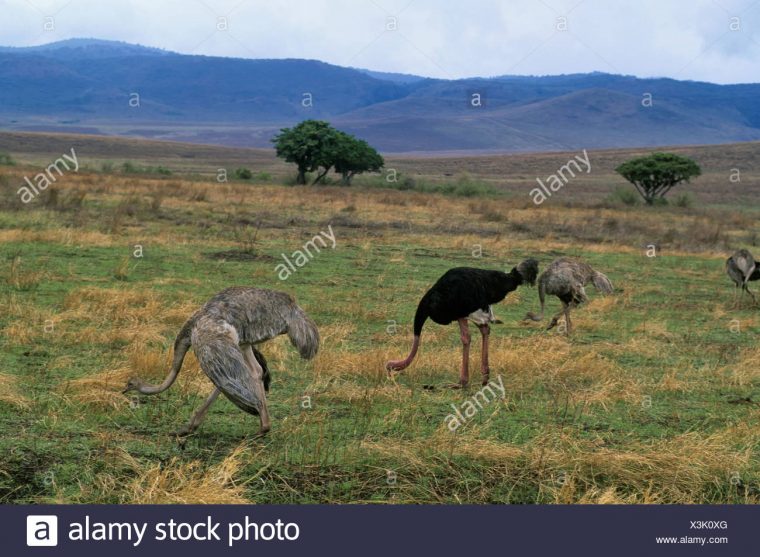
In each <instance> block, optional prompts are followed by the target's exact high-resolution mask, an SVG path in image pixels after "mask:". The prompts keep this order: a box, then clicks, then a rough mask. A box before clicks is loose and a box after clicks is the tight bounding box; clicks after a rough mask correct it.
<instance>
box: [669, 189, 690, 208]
mask: <svg viewBox="0 0 760 557" xmlns="http://www.w3.org/2000/svg"><path fill="white" fill-rule="evenodd" d="M673 205H675V206H676V207H683V208H684V209H688V208H690V207H691V206H693V205H694V198H693V197H692V196H691V195H689V194H688V193H682V194H680V195H678V196H677V197H676V198H675V199H674V200H673Z"/></svg>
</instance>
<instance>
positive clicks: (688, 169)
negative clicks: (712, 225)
mask: <svg viewBox="0 0 760 557" xmlns="http://www.w3.org/2000/svg"><path fill="white" fill-rule="evenodd" d="M615 172H617V173H618V174H620V175H621V176H622V177H623V178H625V179H626V180H628V181H629V182H630V183H632V184H633V185H634V186H635V187H636V190H637V191H638V192H639V194H640V195H641V197H643V198H644V201H646V203H647V205H654V202H655V199H658V198H664V197H665V194H667V193H668V192H669V191H670V190H671V188H673V187H674V186H676V185H678V184H680V183H681V182H688V181H689V180H690V179H691V178H694V177H696V176H699V175H700V174H702V170H701V169H700V168H699V165H698V164H697V163H696V162H694V161H693V160H691V159H690V158H687V157H682V156H680V155H675V154H673V153H652V154H651V155H647V156H644V157H637V158H635V159H631V160H629V161H626V162H624V163H623V164H621V165H620V166H618V167H617V168H616V169H615Z"/></svg>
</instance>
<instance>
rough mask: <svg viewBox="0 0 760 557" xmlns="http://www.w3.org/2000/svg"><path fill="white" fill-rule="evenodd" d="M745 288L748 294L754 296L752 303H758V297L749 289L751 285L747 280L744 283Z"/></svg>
mask: <svg viewBox="0 0 760 557" xmlns="http://www.w3.org/2000/svg"><path fill="white" fill-rule="evenodd" d="M744 290H746V291H747V294H749V295H750V296H751V297H752V304H754V305H757V298H755V294H754V293H753V292H752V290H750V289H749V286H748V285H747V283H746V282H745V283H744Z"/></svg>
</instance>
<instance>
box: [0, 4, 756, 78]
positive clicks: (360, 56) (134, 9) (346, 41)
mask: <svg viewBox="0 0 760 557" xmlns="http://www.w3.org/2000/svg"><path fill="white" fill-rule="evenodd" d="M75 37H86V38H98V39H109V40H119V41H126V42H130V43H138V44H142V45H147V46H154V47H159V48H164V49H167V50H172V51H175V52H181V53H185V54H205V55H212V56H234V57H242V58H309V59H317V60H322V61H325V62H329V63H332V64H337V65H341V66H352V67H361V68H367V69H371V70H378V71H387V72H401V73H412V74H417V75H423V76H429V77H439V78H449V79H454V78H462V77H474V76H481V77H489V76H495V75H505V74H519V75H546V74H567V73H578V72H591V71H600V72H607V73H618V74H630V75H636V76H639V77H672V78H676V79H694V80H701V81H710V82H714V83H747V82H758V81H760V0H501V1H499V0H459V1H454V0H283V1H276V0H0V45H3V46H32V45H39V44H45V43H49V42H53V41H57V40H62V39H68V38H75Z"/></svg>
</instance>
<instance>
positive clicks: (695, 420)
mask: <svg viewBox="0 0 760 557" xmlns="http://www.w3.org/2000/svg"><path fill="white" fill-rule="evenodd" d="M54 140H55V139H54ZM54 140H48V141H54ZM55 147H57V145H54V146H53V147H50V143H48V144H47V147H46V148H49V149H50V152H51V153H52V154H56V153H57V154H56V156H58V155H60V153H62V152H65V151H66V150H67V149H56V148H55ZM68 148H70V144H69V147H68ZM109 148H110V147H109ZM745 148H746V147H742V149H745ZM135 149H137V147H135ZM187 149H188V150H189V152H195V151H193V149H195V148H189V147H188V148H187ZM714 149H716V151H712V152H708V151H705V152H704V156H705V157H707V158H708V159H709V161H710V162H708V163H707V164H705V163H703V165H704V166H705V177H704V183H703V182H701V181H698V182H697V183H696V184H695V185H694V191H695V193H694V196H695V201H694V204H693V206H692V207H676V206H666V207H654V208H648V209H645V208H643V207H640V206H637V207H629V206H625V205H622V204H619V203H617V202H615V201H614V200H612V199H610V198H608V196H609V193H610V191H611V190H612V189H613V188H614V185H615V184H614V183H612V182H613V180H614V178H612V176H611V174H609V172H607V173H606V174H605V173H604V172H600V173H598V174H593V176H591V177H589V178H579V179H578V181H577V182H574V183H571V184H569V185H568V186H567V189H566V190H562V191H561V192H560V193H559V194H558V195H557V198H556V199H553V200H552V201H551V202H550V203H547V204H546V205H543V206H541V207H535V206H533V205H532V203H531V202H530V197H529V196H528V195H527V193H526V192H525V191H524V186H525V184H527V183H528V182H529V181H528V177H530V176H531V175H529V174H528V172H530V169H531V168H533V174H532V176H533V178H531V179H535V176H542V175H545V174H548V173H550V172H553V171H554V170H555V169H556V166H555V165H554V161H555V159H552V158H549V159H546V158H544V157H546V156H545V155H536V156H535V158H534V159H533V163H532V164H531V161H530V159H529V158H528V157H527V156H521V157H520V158H519V160H517V159H510V158H508V157H502V159H503V160H502V161H501V162H500V163H498V164H499V165H500V166H499V169H497V170H494V171H493V172H491V171H489V172H486V173H484V174H483V176H482V179H483V180H486V181H488V180H492V181H495V178H494V177H495V176H496V175H497V174H501V175H503V178H504V180H505V183H506V185H505V186H504V187H505V191H504V193H503V194H497V195H494V196H479V197H473V198H460V197H455V196H443V195H433V194H422V193H419V192H416V191H395V190H383V189H378V188H374V187H373V188H364V187H357V188H350V189H349V188H340V187H321V188H320V187H317V188H311V187H308V188H293V187H285V186H281V185H277V184H248V183H239V182H236V183H228V184H218V183H215V182H214V181H212V180H210V179H209V178H208V177H207V176H204V173H203V172H201V170H202V169H204V168H205V169H207V170H208V169H209V168H214V167H215V166H216V165H222V166H223V165H226V164H229V165H233V166H234V165H237V164H238V163H241V164H242V162H243V159H244V153H233V154H231V155H230V157H229V158H228V159H225V158H224V153H223V152H221V151H220V152H216V151H215V152H214V153H211V154H210V155H208V154H207V155H198V154H197V152H196V155H194V156H196V158H195V159H192V158H191V157H189V155H187V156H186V157H185V159H186V160H194V161H195V162H194V163H193V164H195V165H197V168H180V165H173V164H172V162H171V161H172V160H175V159H174V158H173V156H168V155H166V153H163V156H162V157H158V156H157V155H156V151H155V149H153V148H148V149H144V150H143V151H142V152H140V151H139V150H135V151H134V152H131V153H129V159H130V160H134V161H136V162H142V163H144V164H150V165H157V164H161V165H166V166H168V167H170V168H173V169H174V170H175V175H173V176H170V177H164V178H159V177H154V176H141V175H122V174H119V173H102V172H95V171H94V170H82V171H81V172H80V173H78V174H71V175H68V176H66V177H65V179H63V180H61V181H60V182H59V183H58V184H56V186H55V188H54V190H53V193H51V192H50V191H48V192H46V193H45V194H44V195H43V196H41V197H40V198H38V199H36V200H35V201H34V202H32V203H30V204H29V205H22V204H19V203H18V202H17V200H16V197H17V196H16V195H15V190H16V188H17V187H18V184H20V183H21V180H22V179H23V176H24V175H29V174H33V173H35V172H37V171H38V168H37V167H36V165H38V164H41V162H42V159H44V156H43V155H42V154H41V153H43V151H44V149H43V148H42V147H40V146H39V145H36V146H35V147H34V148H33V149H32V148H30V149H29V150H28V151H23V150H21V151H18V152H12V154H13V155H14V157H15V158H16V160H17V161H18V164H17V165H16V166H7V167H0V186H2V187H3V191H2V194H1V197H0V200H1V201H0V205H1V206H0V251H2V253H0V261H1V262H2V268H0V296H1V298H0V303H2V307H1V308H0V331H1V334H2V341H3V349H2V351H1V352H0V501H2V502H17V503H20V502H36V503H43V502H76V503H132V502H134V503H166V502H185V503H190V502H206V503H222V502H230V503H236V502H240V503H242V502H254V503H317V502H321V503H349V502H351V503H356V502H377V503H389V502H395V503H421V502H426V503H579V502H580V503H624V502H633V503H757V502H760V460H759V458H758V457H760V426H759V425H758V423H760V420H759V418H760V408H759V407H758V402H757V401H758V400H760V346H758V343H757V335H758V332H760V311H759V310H758V309H757V308H753V307H750V306H749V305H744V306H741V307H738V308H736V307H734V306H733V305H732V294H733V293H732V287H731V286H730V285H729V282H728V279H727V278H726V277H725V275H724V273H723V261H724V259H725V257H726V254H727V253H728V252H730V251H731V250H732V249H735V248H737V247H740V246H745V247H749V248H750V249H753V246H754V245H756V244H757V243H758V236H757V233H758V226H757V222H758V215H759V214H760V209H759V208H758V207H757V206H756V204H755V205H754V206H753V205H752V204H751V202H750V200H751V199H752V192H753V191H754V188H756V187H757V185H758V182H757V178H756V176H757V174H756V173H755V172H754V169H755V166H754V165H756V164H758V163H757V162H756V161H758V159H759V158H760V157H759V156H758V147H757V145H755V146H754V147H753V148H746V152H745V151H742V150H741V149H740V150H739V151H737V150H731V149H729V148H728V147H725V148H723V147H716V148H714ZM720 149H725V153H726V154H725V155H724V154H723V152H722V151H720ZM0 150H2V149H0ZM5 150H10V149H5ZM85 151H86V149H85V150H84V151H83V153H84V152H85ZM30 153H31V154H30ZM33 153H37V154H36V155H34V154H33ZM709 153H712V154H709ZM178 156H180V155H178ZM105 157H108V158H111V155H110V154H107V155H106V156H105ZM105 157H103V158H105ZM237 157H240V158H237ZM554 157H555V158H556V159H557V160H561V159H562V157H561V156H560V155H554ZM605 157H611V155H609V154H599V155H598V157H597V159H596V160H606V159H605ZM710 157H711V158H710ZM732 157H734V158H732ZM479 160H480V159H460V160H458V162H457V160H453V159H447V160H445V161H438V166H437V167H436V166H435V165H434V163H435V161H433V160H432V159H403V160H402V159H399V161H398V164H399V165H400V166H401V165H408V166H406V167H404V168H405V169H406V170H405V171H406V172H412V170H411V169H412V168H418V169H420V170H419V172H420V173H422V174H424V175H425V176H426V178H427V179H440V180H446V179H447V178H448V177H447V176H445V174H450V173H452V172H454V171H455V170H456V169H459V170H456V171H457V172H459V171H461V169H465V170H468V171H469V172H470V173H471V174H473V175H476V176H478V177H480V175H479V174H477V173H476V172H474V171H477V169H478V167H479V166H478V165H479V163H478V161H479ZM489 160H490V159H489ZM546 160H549V161H550V162H548V163H546ZM565 160H567V159H566V158H565ZM593 160H594V155H593V154H592V162H593ZM706 160H707V159H706ZM542 161H543V162H542ZM117 162H118V161H117ZM90 163H91V164H90V167H91V169H94V168H97V165H96V159H95V158H93V159H92V160H91V161H90ZM481 163H482V160H481ZM249 164H250V163H249ZM262 164H263V163H262ZM494 164H496V163H494ZM734 164H738V165H740V168H749V170H748V171H746V172H745V178H744V181H743V183H741V184H730V183H728V181H727V180H726V183H725V185H724V186H722V187H723V188H724V190H723V194H724V195H723V196H721V197H720V199H718V200H716V199H715V197H714V193H713V189H712V188H709V187H708V186H707V185H706V184H710V183H713V182H711V181H713V180H715V181H717V180H719V179H720V178H719V177H720V176H723V175H724V173H725V174H727V173H728V170H727V169H730V168H731V167H732V165H734ZM510 165H519V166H520V167H521V168H524V170H523V171H522V174H518V173H517V172H505V171H504V169H505V168H508V167H510ZM250 166H252V167H254V168H255V169H256V170H260V169H261V168H262V167H261V166H257V165H256V164H250ZM607 166H608V167H611V165H607ZM272 168H273V169H275V170H276V168H275V167H274V166H273V167H272ZM436 168H438V169H439V170H438V171H439V172H440V174H441V175H439V176H438V177H437V178H436V176H435V172H436V170H435V169H436ZM604 168H607V167H604ZM212 173H213V171H210V172H207V174H212ZM275 175H276V172H275ZM517 176H524V177H525V180H526V181H525V184H523V185H522V186H520V185H519V182H520V180H521V179H518V178H517ZM605 176H606V178H605ZM605 180H606V181H607V183H606V186H603V182H605ZM700 180H702V179H700ZM715 183H717V182H715ZM715 183H714V184H715ZM509 184H512V185H511V186H510V185H509ZM603 187H604V188H606V190H603V189H602V188H603ZM520 188H522V189H520ZM754 199H755V200H756V199H757V197H754ZM328 225H330V226H332V228H333V230H334V231H335V235H336V240H337V243H336V247H335V249H329V248H328V249H325V250H323V251H322V252H321V253H319V254H318V255H317V256H316V257H315V258H314V259H313V260H312V261H310V262H309V263H308V264H307V265H306V266H304V267H303V268H301V269H299V270H298V271H297V272H296V273H295V274H293V275H292V276H291V277H290V278H289V279H288V280H286V281H280V280H278V278H277V274H276V273H275V265H276V264H277V263H278V260H279V259H280V257H281V254H282V253H286V254H290V253H292V252H293V251H294V250H296V249H298V248H299V247H300V246H302V245H303V243H304V242H305V241H307V240H308V239H309V238H311V237H312V236H314V235H315V234H317V233H318V232H319V231H320V230H325V229H326V228H327V226H328ZM650 244H655V245H657V251H658V255H657V256H656V257H648V256H647V245H650ZM137 245H139V246H141V248H142V257H135V253H136V249H137V248H136V246H137ZM137 253H139V250H138V251H137ZM559 255H575V256H582V257H585V258H587V259H588V260H589V261H590V262H591V263H592V265H594V266H595V267H597V268H599V269H600V270H602V271H604V272H605V273H606V274H608V275H609V277H610V278H611V279H612V281H613V282H614V283H615V285H616V293H615V294H614V295H613V296H611V297H606V298H602V297H599V296H594V297H593V300H592V302H591V303H590V304H588V306H586V307H583V308H582V309H579V310H578V311H577V312H576V313H575V319H574V321H575V325H576V328H577V329H576V332H575V334H574V336H573V337H572V338H570V339H567V338H565V337H564V336H562V335H561V334H558V333H556V332H549V333H547V332H545V331H544V330H543V329H542V327H541V326H540V325H539V324H535V323H525V322H522V321H521V318H522V317H523V316H524V314H525V313H526V311H528V310H531V309H536V305H537V300H536V295H535V291H534V290H532V289H527V288H522V289H520V290H518V291H517V292H515V293H513V294H510V296H509V297H508V298H507V300H506V301H505V302H504V303H503V304H501V305H499V306H498V308H497V309H496V311H497V314H498V316H499V317H501V318H502V319H503V320H504V324H503V325H497V326H495V327H494V332H493V334H492V353H491V362H492V377H494V378H496V377H497V376H501V378H502V380H503V384H504V386H505V387H506V396H505V398H504V399H503V400H499V401H496V402H493V403H491V404H489V405H486V406H485V407H484V409H483V410H482V411H480V412H479V413H478V414H477V415H476V416H474V417H473V418H472V419H471V420H470V421H469V422H468V423H467V424H466V425H465V426H463V427H461V428H460V429H458V430H457V431H456V433H451V432H450V431H449V430H448V429H447V427H446V422H445V417H446V416H447V415H448V414H449V413H450V412H452V408H451V405H452V404H454V405H457V406H458V405H460V404H461V403H462V402H463V401H465V400H467V399H468V398H469V397H471V396H472V395H473V394H474V392H475V391H476V390H477V388H478V387H473V388H471V390H469V391H462V392H458V391H452V390H449V389H446V388H445V385H447V384H449V383H451V382H452V381H453V380H455V379H456V377H457V368H458V360H459V358H460V346H459V340H458V334H457V331H456V330H455V327H441V326H437V325H434V324H428V325H427V327H426V329H425V331H424V333H423V344H422V350H421V354H420V356H418V359H417V361H416V362H415V364H414V365H413V366H412V367H411V368H410V369H409V370H408V372H407V373H405V374H403V375H401V376H398V377H396V378H393V379H389V378H387V376H386V374H385V373H384V370H383V362H384V361H385V360H386V359H388V358H390V357H398V356H401V355H403V354H405V353H406V351H407V350H408V348H409V341H410V336H411V329H410V327H411V319H412V316H413V313H414V309H415V306H416V303H417V301H418V299H419V297H420V295H421V294H422V293H423V292H424V291H425V289H426V288H427V287H429V286H430V285H431V284H432V282H433V281H434V280H435V279H436V278H437V277H438V276H439V275H440V274H441V273H442V272H444V271H445V270H446V269H448V268H450V267H453V266H457V265H472V266H481V267H490V268H500V269H505V268H510V267H511V266H512V265H513V264H515V263H516V262H518V261H519V260H521V259H523V258H525V257H527V256H533V257H537V258H539V260H540V261H541V263H542V265H545V264H547V263H548V262H549V261H550V260H551V259H552V258H553V257H556V256H559ZM238 284H240V285H255V286H260V287H269V288H276V289H281V290H287V291H289V292H291V293H292V294H293V295H295V296H296V298H297V299H298V301H299V303H300V304H301V305H302V306H303V307H304V308H305V309H306V310H307V311H308V312H309V313H310V314H311V315H312V316H313V318H314V319H315V321H316V322H317V323H318V325H319V327H320V331H321V334H322V338H323V344H322V347H321V350H320V353H319V355H318V356H317V357H316V359H315V360H313V361H311V362H303V361H301V360H300V359H299V358H298V356H297V353H296V352H295V351H294V350H293V349H292V348H291V347H290V346H289V345H288V343H287V340H286V339H277V340H275V341H272V342H270V343H268V344H266V345H264V347H263V352H264V353H265V354H266V355H267V357H268V358H269V360H270V361H271V367H272V369H273V377H274V378H273V384H272V390H271V392H270V409H271V414H272V417H273V429H272V432H271V434H270V435H269V436H268V437H267V438H265V439H263V440H257V439H252V438H251V437H252V434H253V433H254V432H255V431H256V429H257V427H258V424H257V420H256V419H255V418H254V417H251V416H248V415H246V414H244V413H242V412H240V411H239V410H238V409H237V408H235V407H234V406H233V405H232V404H231V403H229V402H228V401H226V400H220V401H219V402H217V404H216V405H215V406H214V407H212V410H211V411H210V413H209V415H208V417H207V419H206V421H205V423H204V425H203V426H202V428H201V430H200V431H199V433H197V434H196V435H194V436H192V437H190V438H189V439H188V440H187V441H186V442H185V443H184V444H180V443H178V442H177V440H176V439H175V438H174V437H172V436H171V435H170V433H171V432H172V431H173V430H176V429H177V428H178V427H179V426H181V425H183V424H184V423H185V421H186V420H187V419H188V418H189V415H190V414H191V412H192V411H193V409H194V408H196V407H197V406H198V405H199V404H200V403H201V402H202V400H203V399H204V396H205V395H206V394H207V393H208V392H209V388H210V383H209V382H208V381H207V380H206V379H205V377H204V376H203V374H202V372H201V371H200V370H199V368H198V365H197V362H196V361H195V359H194V357H193V356H192V354H190V355H189V356H188V358H187V359H186V362H185V366H184V368H183V371H182V373H181V375H180V378H179V379H178V382H177V384H176V385H175V386H174V387H173V388H172V389H170V390H169V391H167V392H165V393H163V394H161V395H158V396H156V397H145V398H135V397H132V396H125V395H123V394H121V388H122V387H123V385H124V384H125V382H126V380H127V378H128V377H129V376H132V375H139V376H141V377H144V378H148V379H154V380H155V379H158V378H162V377H163V376H164V375H165V373H166V371H167V369H168V363H169V361H170V357H171V344H172V341H173V339H174V335H175V334H176V333H177V331H178V329H179V327H180V326H181V324H182V323H183V322H184V320H185V319H186V318H187V317H188V316H189V315H190V314H191V313H192V311H194V310H195V309H196V308H197V307H198V306H199V305H200V304H201V303H203V302H204V301H205V300H206V299H207V298H208V297H209V296H210V295H212V294H213V293H215V292H217V291H219V290H221V289H222V288H225V287H227V286H231V285H238ZM557 305H558V302H557V301H556V300H552V301H550V307H549V309H550V310H553V309H554V308H555V307H556V306H557ZM478 358H479V350H478V349H477V348H476V349H474V350H473V351H472V365H473V367H474V368H475V369H477V364H478Z"/></svg>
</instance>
